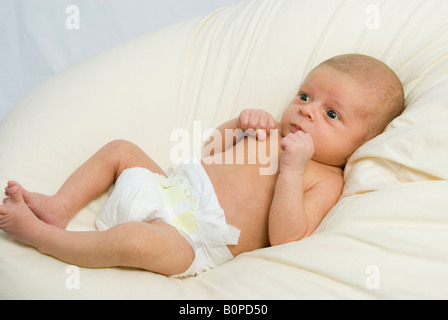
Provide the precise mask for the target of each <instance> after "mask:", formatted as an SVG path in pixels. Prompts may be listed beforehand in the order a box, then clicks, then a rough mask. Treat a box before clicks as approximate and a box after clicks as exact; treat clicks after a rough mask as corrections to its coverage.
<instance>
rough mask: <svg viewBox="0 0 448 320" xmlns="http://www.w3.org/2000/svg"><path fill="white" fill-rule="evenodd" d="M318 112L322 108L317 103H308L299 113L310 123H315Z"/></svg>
mask: <svg viewBox="0 0 448 320" xmlns="http://www.w3.org/2000/svg"><path fill="white" fill-rule="evenodd" d="M320 112H322V107H321V106H320V105H319V104H317V103H309V104H307V105H306V106H303V108H301V109H300V113H301V114H302V115H303V116H304V117H306V118H308V120H310V121H315V120H316V119H317V116H318V114H319V113H320Z"/></svg>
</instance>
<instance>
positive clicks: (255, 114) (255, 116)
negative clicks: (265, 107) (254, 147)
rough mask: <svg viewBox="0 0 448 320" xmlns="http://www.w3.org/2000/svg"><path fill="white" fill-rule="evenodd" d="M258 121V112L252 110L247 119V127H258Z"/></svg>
mask: <svg viewBox="0 0 448 320" xmlns="http://www.w3.org/2000/svg"><path fill="white" fill-rule="evenodd" d="M259 122H260V114H259V113H258V112H252V113H251V115H250V120H249V128H248V129H254V130H256V129H258V124H259Z"/></svg>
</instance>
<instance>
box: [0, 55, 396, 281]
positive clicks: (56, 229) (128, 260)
mask: <svg viewBox="0 0 448 320" xmlns="http://www.w3.org/2000/svg"><path fill="white" fill-rule="evenodd" d="M403 108H404V97H403V89H402V85H401V82H400V80H399V79H398V77H397V76H396V75H395V73H394V72H393V71H392V70H391V69H390V68H389V67H388V66H387V65H385V64H384V63H382V62H381V61H379V60H376V59H374V58H371V57H368V56H364V55H360V54H348V55H341V56H337V57H334V58H331V59H329V60H327V61H325V62H323V63H322V64H320V65H319V66H317V67H316V68H315V69H313V70H312V71H311V72H310V73H309V74H308V75H307V77H306V78H305V80H304V82H303V84H302V85H301V87H300V89H299V91H298V93H297V96H296V97H295V98H294V100H293V101H292V102H291V104H290V105H289V106H288V107H287V108H286V110H285V111H284V112H283V115H282V117H281V121H280V122H278V123H277V122H276V121H275V119H274V118H273V116H272V115H270V114H269V113H267V112H265V111H262V110H253V109H248V110H244V111H243V112H241V114H240V115H239V117H237V118H235V119H232V120H230V121H228V122H226V123H224V124H223V125H221V126H220V127H219V128H218V129H217V132H218V133H219V134H214V135H213V139H210V141H209V142H208V143H207V144H206V145H205V147H204V151H205V154H204V157H203V159H202V160H199V159H193V158H192V159H189V160H187V161H185V162H183V163H182V164H180V165H179V166H178V167H176V168H175V169H174V170H173V172H172V173H170V174H169V175H168V176H167V175H166V173H165V172H164V171H163V170H162V169H161V168H160V167H159V166H158V165H157V164H156V163H155V162H154V161H153V160H152V159H151V158H150V157H148V156H147V155H146V154H145V153H144V152H143V151H142V150H141V149H139V148H138V147H137V146H136V145H134V144H132V143H130V142H127V141H122V140H119V141H113V142H111V143H108V144H107V145H106V146H104V147H103V148H102V149H100V150H99V151H98V152H97V153H96V154H95V155H93V156H92V157H91V158H90V159H89V160H88V161H87V162H85V163H84V164H83V165H82V166H81V167H80V168H79V169H78V170H76V171H75V172H74V173H73V175H72V176H70V177H69V179H68V180H67V181H66V182H65V184H64V185H63V186H62V187H61V188H60V190H59V191H58V192H57V193H56V194H55V195H53V196H46V195H43V194H39V193H34V192H29V191H27V190H25V189H24V188H23V187H22V186H21V185H20V184H18V183H17V182H14V181H10V182H8V186H7V187H6V188H5V194H6V198H5V199H4V201H3V202H4V204H3V205H2V206H0V228H1V229H3V230H4V231H6V232H7V233H9V234H11V235H12V236H14V237H15V238H16V239H18V240H20V241H22V242H24V243H26V244H28V245H30V246H33V247H35V248H37V250H39V251H40V252H42V253H44V254H48V255H52V256H54V257H56V258H58V259H61V260H63V261H66V262H67V263H70V264H75V265H78V266H83V267H91V268H101V267H112V266H126V267H135V268H141V269H145V270H149V271H153V272H157V273H161V274H164V275H170V276H172V275H174V276H178V277H186V276H193V275H196V274H199V273H201V272H203V271H205V270H208V269H211V268H214V267H216V266H218V265H220V264H223V263H225V262H226V261H229V260H230V259H232V258H233V257H235V256H237V255H239V254H241V253H243V252H247V251H251V250H255V249H258V248H263V247H268V246H275V245H281V244H284V243H288V242H291V241H298V240H301V239H303V238H305V237H308V236H310V235H311V234H312V233H313V232H314V230H315V229H316V228H317V227H318V225H319V224H320V222H321V221H322V219H323V218H324V217H325V215H326V214H327V213H328V211H329V210H330V209H331V208H332V207H333V206H334V204H335V203H336V202H337V200H338V199H339V197H340V195H341V192H342V189H343V176H342V172H343V168H344V166H345V164H346V161H347V159H348V157H350V155H351V154H352V153H353V152H354V151H355V150H356V149H357V148H359V147H360V146H361V145H363V144H364V143H365V142H367V141H369V140H370V139H372V138H374V137H375V136H376V135H378V134H380V133H381V132H382V131H383V130H384V128H385V127H386V126H387V124H388V123H389V122H390V121H391V120H393V119H394V118H395V117H397V116H398V115H400V114H401V112H402V111H403ZM249 129H252V130H255V132H257V137H255V138H254V137H248V136H247V135H242V136H241V138H238V135H235V134H234V132H235V131H238V130H239V131H241V132H244V131H246V130H249ZM253 146H255V148H254V147H253ZM267 146H269V147H267ZM261 147H264V148H266V152H267V153H269V159H271V161H274V162H275V164H276V166H275V168H276V169H277V170H274V171H272V172H269V173H268V174H261V173H260V172H261V170H260V169H263V168H264V167H266V163H265V162H262V161H260V159H259V158H258V157H253V154H251V150H252V151H253V150H258V149H257V148H261ZM229 159H230V160H232V159H233V161H229ZM237 159H240V160H238V161H237ZM241 159H242V160H241ZM249 159H255V161H249ZM113 184H115V187H114V190H113V192H112V194H111V196H110V198H109V199H108V200H107V202H106V204H105V205H104V207H103V209H102V210H101V212H100V214H99V217H98V222H97V225H98V228H99V231H93V232H72V231H67V230H65V227H66V226H67V224H68V223H69V222H70V220H71V218H72V217H73V216H74V215H75V214H76V213H77V212H78V211H79V210H80V209H82V208H83V207H84V206H85V205H86V204H87V203H89V202H90V201H92V200H93V199H95V198H96V197H98V196H99V195H101V194H103V193H104V192H105V191H107V190H108V188H109V187H110V186H111V185H113Z"/></svg>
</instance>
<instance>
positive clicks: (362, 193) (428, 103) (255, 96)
mask: <svg viewBox="0 0 448 320" xmlns="http://www.w3.org/2000/svg"><path fill="white" fill-rule="evenodd" d="M447 11H448V2H446V1H444V0H431V1H427V0H384V1H380V0H300V1H295V0H275V1H273V0H250V1H246V2H244V3H242V4H241V5H238V6H235V7H229V8H224V9H222V10H218V11H216V12H214V13H212V14H210V15H209V16H207V17H201V18H197V19H193V20H190V21H188V22H184V23H181V24H178V25H174V26H172V27H169V28H166V29H163V30H161V31H158V32H155V33H152V34H149V35H147V36H144V37H141V38H138V39H136V40H133V41H131V42H128V43H125V44H123V45H120V46H118V47H116V48H113V49H111V50H109V51H107V52H105V53H102V54H99V55H97V56H94V57H92V58H89V59H87V60H86V61H83V62H81V63H79V64H77V65H75V66H73V67H71V68H69V69H67V70H65V71H63V72H62V73H60V74H58V75H56V76H55V77H53V78H52V79H50V80H48V81H46V82H44V83H42V84H41V85H40V86H39V87H37V88H36V89H35V90H33V91H32V92H31V93H29V94H28V95H27V96H26V97H24V98H23V100H22V101H21V102H20V103H19V104H18V105H16V106H15V107H14V109H13V110H12V111H11V112H10V113H9V114H8V116H7V117H6V119H5V120H4V121H3V122H2V123H1V124H0V150H1V153H0V182H1V184H3V185H4V184H6V181H7V180H9V179H15V180H18V181H20V182H21V183H23V185H24V186H25V187H26V188H28V189H31V190H36V191H40V192H43V193H52V192H55V191H56V190H57V189H58V188H59V187H60V186H61V185H62V183H63V182H64V181H65V180H66V178H67V177H68V176H69V175H70V173H71V172H72V171H73V170H75V169H76V168H77V167H78V166H79V165H80V164H81V163H82V162H83V161H85V160H86V159H87V158H88V157H89V156H90V155H91V154H93V153H94V152H95V151H96V150H97V149H98V148H99V147H101V146H102V145H104V144H105V143H107V142H108V141H110V140H113V139H118V138H121V139H128V140H131V141H133V142H135V143H136V144H138V145H139V146H140V147H141V148H143V149H144V150H145V151H146V152H147V153H148V154H149V155H150V156H151V157H153V159H154V160H155V161H156V162H158V163H159V164H161V165H162V166H163V167H168V166H169V160H170V150H171V148H172V146H173V145H174V144H175V143H174V142H173V141H170V133H171V132H173V130H174V129H176V128H186V129H188V130H190V132H192V133H193V122H194V120H200V121H201V130H203V131H205V130H206V129H208V128H213V127H216V126H217V125H218V124H220V123H222V122H223V121H225V120H227V119H229V118H230V117H234V116H236V115H238V113H239V112H240V111H241V110H242V109H244V108H247V107H256V108H265V109H267V110H269V111H270V112H272V113H273V114H274V115H276V116H279V115H280V114H281V112H282V110H283V109H284V108H285V107H286V106H287V104H288V103H289V101H290V100H291V99H292V98H293V96H294V95H295V93H296V90H297V88H298V87H299V85H300V83H301V81H302V80H303V77H304V76H305V75H306V74H307V73H308V72H309V71H310V70H311V69H312V68H313V67H314V66H316V65H317V64H318V63H320V62H321V61H323V60H325V59H327V58H329V57H332V56H335V55H337V54H342V53H349V52H359V53H364V54H368V55H371V56H374V57H376V58H379V59H381V60H383V61H384V62H386V63H388V64H389V65H390V66H391V67H392V68H393V69H394V70H395V71H396V72H397V74H398V75H399V77H400V78H401V79H402V81H403V83H404V86H405V91H406V103H407V109H406V111H405V113H404V114H403V115H402V116H401V117H400V118H398V119H396V120H395V121H394V122H393V123H392V124H391V125H390V126H389V127H388V128H387V130H386V132H385V133H384V134H382V135H381V136H379V137H377V138H376V139H374V140H372V141H370V142H369V143H368V144H366V145H364V146H363V147H362V148H360V149H359V150H358V151H357V152H356V153H355V154H354V155H353V156H352V157H351V159H350V161H349V163H348V164H347V168H346V171H345V178H346V186H345V189H344V193H343V195H342V197H341V200H340V201H339V203H338V204H337V205H336V206H335V207H334V209H333V210H332V211H331V212H330V213H329V214H328V216H327V217H326V218H325V220H324V221H323V222H322V224H321V225H320V227H319V228H318V230H316V232H315V234H314V235H313V236H312V237H310V238H308V239H306V240H303V241H300V242H295V243H290V244H286V245H282V246H278V247H273V248H266V249H261V250H257V251H254V252H250V253H246V254H243V255H240V256H238V257H237V258H236V259H234V260H233V261H231V262H229V263H226V264H224V265H223V266H221V267H219V268H216V269H214V270H211V271H208V272H205V273H203V274H201V275H199V276H198V277H195V278H190V279H186V280H178V279H173V278H167V277H163V276H160V275H157V274H152V273H149V272H144V271H139V270H130V269H125V268H109V269H101V270H93V269H84V268H80V269H79V270H78V271H79V274H78V275H79V278H78V279H79V289H77V286H76V285H73V283H71V282H70V281H71V280H72V277H73V276H74V271H73V269H72V268H71V267H70V266H68V265H67V264H66V263H63V262H61V261H58V260H56V259H54V258H51V257H48V256H44V255H41V254H39V253H38V252H37V251H36V250H34V249H32V248H28V247H26V246H23V245H21V244H19V243H17V242H15V241H13V240H11V238H10V237H9V236H7V235H6V234H5V233H3V232H0V252H1V254H0V298H1V299H7V298H59V299H60V298H69V299H71V298H156V299H170V298H174V299H186V298H188V299H190V298H191V299H196V298H198V299H207V298H212V299H222V298H224V299H233V298H235V299H236V298H244V299H252V298H265V299H289V298H290V299H307V298H323V299H332V298H354V299H364V298H367V299H370V298H378V299H389V298H399V299H403V298H448V273H447V270H448V246H447V243H448V219H447V215H448V209H447V208H448V206H447V202H448V201H447V200H446V199H447V198H446V195H448V182H447V181H446V180H447V178H448V147H447V146H448V120H447V119H448V95H447V92H448V24H447V23H446V12H447ZM196 129H197V128H196ZM192 149H193V148H192ZM106 197H107V195H103V196H102V197H101V198H99V199H98V200H96V201H94V202H92V203H91V204H89V205H88V206H87V207H86V208H84V209H83V210H82V211H81V212H80V213H79V214H78V215H77V216H76V218H75V219H74V220H73V221H72V223H71V224H70V225H69V229H70V230H95V225H94V224H95V216H96V214H97V212H98V211H99V210H100V208H101V205H102V204H103V203H104V201H105V200H106ZM242 210H243V209H242ZM75 270H76V269H75Z"/></svg>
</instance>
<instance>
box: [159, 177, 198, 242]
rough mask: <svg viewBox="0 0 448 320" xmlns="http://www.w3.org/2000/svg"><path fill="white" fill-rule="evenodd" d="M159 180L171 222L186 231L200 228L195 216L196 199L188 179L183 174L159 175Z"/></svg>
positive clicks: (161, 194) (189, 231) (163, 200)
mask: <svg viewBox="0 0 448 320" xmlns="http://www.w3.org/2000/svg"><path fill="white" fill-rule="evenodd" d="M157 181H158V182H159V191H160V196H161V198H162V202H163V204H164V205H165V210H166V213H167V215H168V219H169V223H170V224H171V225H172V226H174V227H175V228H177V229H178V230H180V231H183V232H185V233H192V232H194V231H196V230H198V229H199V227H198V225H197V223H196V219H195V217H194V211H195V209H196V201H195V199H194V197H193V195H192V192H191V187H190V185H189V182H188V179H187V178H185V177H184V176H182V175H176V176H174V177H170V178H166V177H164V176H157Z"/></svg>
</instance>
